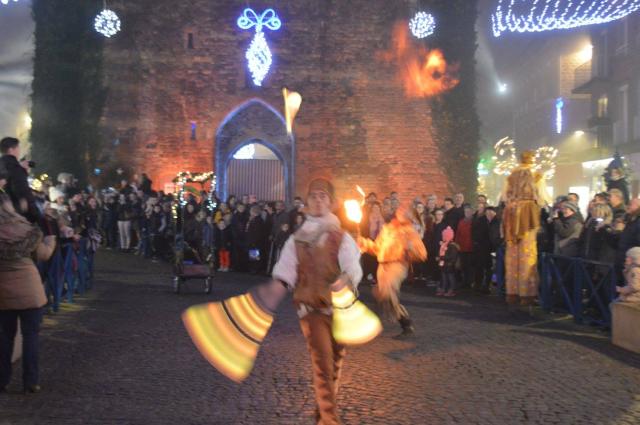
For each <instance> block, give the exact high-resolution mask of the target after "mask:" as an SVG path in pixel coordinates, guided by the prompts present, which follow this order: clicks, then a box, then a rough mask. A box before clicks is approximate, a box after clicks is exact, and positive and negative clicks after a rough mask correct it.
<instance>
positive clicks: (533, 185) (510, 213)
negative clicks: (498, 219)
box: [502, 152, 545, 305]
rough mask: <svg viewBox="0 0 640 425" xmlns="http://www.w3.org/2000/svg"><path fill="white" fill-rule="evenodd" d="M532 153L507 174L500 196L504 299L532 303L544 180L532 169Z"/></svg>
mask: <svg viewBox="0 0 640 425" xmlns="http://www.w3.org/2000/svg"><path fill="white" fill-rule="evenodd" d="M532 168H533V154H532V153H530V152H524V153H523V154H522V158H521V163H520V165H518V166H517V167H516V168H515V169H514V170H513V171H512V172H511V174H510V175H509V177H508V178H507V184H506V186H505V188H504V192H503V195H502V199H503V201H504V202H505V208H504V211H503V213H502V231H503V234H504V239H505V242H506V244H507V249H506V253H505V274H506V287H507V303H509V304H517V303H518V302H520V304H522V305H531V304H532V303H533V301H534V300H535V298H536V297H537V295H538V285H539V277H538V269H537V264H538V248H537V240H536V239H537V233H538V230H539V228H540V209H541V206H542V205H543V204H544V198H545V193H544V187H543V184H544V180H543V177H542V175H541V174H540V173H537V172H535V171H533V170H532Z"/></svg>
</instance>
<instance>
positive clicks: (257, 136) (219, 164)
mask: <svg viewBox="0 0 640 425" xmlns="http://www.w3.org/2000/svg"><path fill="white" fill-rule="evenodd" d="M250 144H258V145H261V146H264V147H266V148H268V149H269V150H270V151H271V152H273V154H274V155H275V157H276V158H277V159H278V160H279V162H280V163H281V164H282V177H283V181H282V182H276V181H270V182H268V183H266V184H267V185H277V184H282V185H284V198H285V199H284V201H285V202H287V203H290V202H291V201H292V200H293V187H294V176H295V166H294V163H293V161H294V156H295V146H294V145H295V141H294V140H293V138H292V137H289V136H288V135H287V129H286V125H285V121H284V118H283V117H282V115H281V114H280V113H279V112H278V111H277V110H276V109H275V108H273V107H272V106H271V105H269V104H268V103H266V102H264V101H262V100H260V99H251V100H248V101H246V102H244V103H242V104H241V105H239V106H238V107H236V108H235V109H234V110H233V111H231V112H230V113H229V114H228V115H227V116H226V117H225V119H224V120H223V121H222V123H221V124H220V126H219V127H218V131H217V132H216V138H215V170H216V175H217V178H218V195H219V196H220V197H221V198H222V199H226V198H227V197H228V196H229V195H230V194H231V193H230V191H229V188H230V182H229V177H232V178H236V179H237V178H238V175H239V174H238V173H239V172H240V173H248V174H251V173H253V174H251V175H246V176H245V177H246V180H247V182H250V181H254V182H261V183H262V184H263V189H264V183H265V182H264V179H261V177H260V175H259V173H261V172H262V173H264V172H268V171H265V170H267V169H273V165H272V164H271V165H269V166H267V167H262V166H259V167H258V166H256V167H252V166H247V167H238V166H237V165H238V164H234V167H233V171H232V172H231V173H230V168H231V167H230V165H231V164H232V161H234V162H235V161H242V160H234V158H233V156H234V155H235V153H236V152H237V151H239V150H240V149H241V148H243V147H244V146H246V145H250ZM253 161H256V160H253ZM257 161H259V160H257ZM239 170H240V171H239ZM261 170H262V171H261ZM274 172H275V173H276V174H277V171H274ZM269 178H271V179H272V180H273V178H274V177H273V175H270V177H269ZM233 186H234V187H238V185H236V184H234V185H233ZM256 189H260V188H256ZM275 192H278V191H275ZM280 192H281V191H280ZM272 193H273V192H272ZM234 195H238V196H240V195H242V193H234ZM268 200H269V201H272V200H274V201H275V200H276V199H268Z"/></svg>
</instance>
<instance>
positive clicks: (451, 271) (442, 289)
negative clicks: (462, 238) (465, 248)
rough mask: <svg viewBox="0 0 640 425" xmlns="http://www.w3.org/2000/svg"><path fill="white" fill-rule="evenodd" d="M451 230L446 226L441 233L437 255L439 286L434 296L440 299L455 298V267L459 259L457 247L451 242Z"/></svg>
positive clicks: (456, 284)
mask: <svg viewBox="0 0 640 425" xmlns="http://www.w3.org/2000/svg"><path fill="white" fill-rule="evenodd" d="M453 238H454V232H453V229H452V228H451V227H449V226H447V227H446V228H445V229H444V230H443V231H442V242H440V251H439V253H438V258H437V259H436V260H437V261H438V266H439V267H440V284H439V285H438V290H437V292H436V295H437V296H439V297H441V296H445V297H455V296H456V289H457V287H458V283H457V281H456V267H457V263H458V259H459V255H460V253H459V247H458V245H457V244H456V243H455V242H453Z"/></svg>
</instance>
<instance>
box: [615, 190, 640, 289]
mask: <svg viewBox="0 0 640 425" xmlns="http://www.w3.org/2000/svg"><path fill="white" fill-rule="evenodd" d="M625 219H626V220H625V226H624V230H622V232H621V233H620V238H619V239H618V250H617V252H616V264H615V266H616V271H617V273H618V280H619V281H620V282H622V280H621V277H622V270H623V269H624V260H625V257H626V255H627V251H628V250H629V249H631V248H633V247H635V246H640V198H634V199H632V200H631V202H630V203H629V206H628V207H627V215H626V217H625Z"/></svg>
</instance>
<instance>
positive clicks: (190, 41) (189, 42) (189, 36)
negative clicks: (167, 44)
mask: <svg viewBox="0 0 640 425" xmlns="http://www.w3.org/2000/svg"><path fill="white" fill-rule="evenodd" d="M194 48H195V47H193V33H192V32H190V33H187V49H194Z"/></svg>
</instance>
